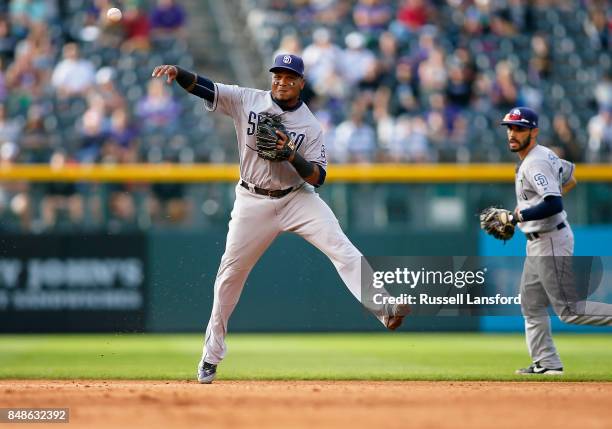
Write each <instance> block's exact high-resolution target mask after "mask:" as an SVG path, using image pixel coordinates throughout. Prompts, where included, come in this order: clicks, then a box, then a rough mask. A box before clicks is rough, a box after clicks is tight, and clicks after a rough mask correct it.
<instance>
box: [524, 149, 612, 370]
mask: <svg viewBox="0 0 612 429" xmlns="http://www.w3.org/2000/svg"><path fill="white" fill-rule="evenodd" d="M573 170H574V165H573V164H572V163H570V162H568V161H565V160H562V159H559V157H557V155H555V153H554V152H553V151H551V150H550V149H548V148H545V147H543V146H539V145H536V146H534V148H533V149H532V150H531V151H530V152H529V153H528V154H527V156H526V157H525V159H523V161H522V162H521V164H520V166H519V168H518V170H517V173H516V183H515V187H516V198H517V207H518V208H519V210H524V209H526V208H529V207H533V206H535V205H537V204H539V203H540V202H542V201H543V200H544V198H545V197H547V196H561V191H562V187H563V185H564V184H565V183H566V182H567V181H568V180H569V179H570V178H571V177H572V174H573ZM519 227H520V229H521V230H522V231H523V232H524V233H526V234H527V235H528V238H529V240H528V241H527V258H526V259H525V264H524V268H523V275H522V278H521V286H520V293H521V310H522V313H523V316H524V318H525V334H526V340H527V347H528V349H529V354H530V355H531V358H532V361H533V362H539V363H540V365H541V366H543V367H546V368H560V367H562V366H563V365H562V363H561V359H560V358H559V354H558V352H557V349H556V348H555V345H554V342H553V339H552V333H551V329H550V318H549V317H548V312H547V307H548V305H549V304H550V305H551V306H552V308H553V309H554V311H555V313H557V315H558V316H559V317H560V318H561V320H563V321H564V322H568V323H575V324H581V325H582V324H588V325H599V326H603V325H612V317H611V316H610V315H612V312H610V306H609V305H608V304H600V303H588V304H589V307H588V309H589V311H588V314H587V312H585V311H584V309H585V303H584V302H582V303H580V302H577V299H578V298H576V296H577V295H576V293H575V292H576V291H575V289H573V288H575V286H576V285H574V284H573V281H574V279H573V274H572V269H571V266H572V264H571V263H572V261H571V256H572V255H573V254H574V234H573V233H572V229H571V227H570V225H569V223H568V222H567V215H566V213H565V211H562V212H560V213H557V214H555V215H553V216H550V217H547V218H545V219H541V220H534V221H529V222H523V223H520V224H519Z"/></svg>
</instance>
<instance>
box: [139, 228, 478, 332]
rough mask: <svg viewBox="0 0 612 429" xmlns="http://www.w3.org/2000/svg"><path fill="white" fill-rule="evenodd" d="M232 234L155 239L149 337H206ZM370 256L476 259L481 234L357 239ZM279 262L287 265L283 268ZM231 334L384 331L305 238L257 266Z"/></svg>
mask: <svg viewBox="0 0 612 429" xmlns="http://www.w3.org/2000/svg"><path fill="white" fill-rule="evenodd" d="M225 234H226V231H224V230H220V231H214V232H210V231H208V232H206V233H193V232H185V233H181V232H177V231H171V232H165V231H159V232H152V233H150V235H149V258H150V259H149V261H150V263H149V280H150V282H149V292H148V293H149V296H150V300H149V308H148V309H147V330H148V331H156V332H164V331H166V332H168V331H203V330H204V329H205V327H206V323H207V322H208V316H209V314H210V309H211V306H212V295H213V294H212V291H213V284H214V280H215V274H216V272H217V267H218V264H219V260H220V258H221V255H222V253H223V249H224V245H225ZM347 235H348V236H349V237H350V238H351V240H352V241H353V242H354V243H355V244H356V245H357V247H358V248H359V249H360V250H361V251H362V253H364V254H366V255H386V256H392V255H397V256H401V255H475V254H477V247H476V246H477V243H476V237H477V236H476V234H475V231H471V232H457V233H432V232H431V231H426V232H425V231H424V232H422V233H393V234H390V233H351V231H348V234H347ZM276 261H281V263H280V264H278V263H277V262H276ZM477 327H478V320H477V318H466V319H457V318H444V317H438V318H431V319H429V318H423V317H419V318H413V319H410V320H409V322H408V323H407V328H408V329H411V330H434V329H435V330H471V329H477ZM229 329H230V330H231V331H232V332H238V331H242V332H245V331H259V332H263V331H349V330H359V331H363V330H380V329H382V327H381V325H380V323H379V322H378V321H377V320H376V319H375V318H374V317H373V316H372V315H370V314H369V313H367V312H366V311H364V310H363V309H362V307H361V305H360V304H359V303H358V302H357V301H356V300H355V299H354V298H353V296H352V295H351V294H350V292H349V291H348V289H347V288H346V287H345V286H344V283H343V282H342V281H341V279H340V277H339V276H338V274H337V273H336V271H335V269H334V267H333V265H332V263H331V262H330V261H329V260H328V259H327V258H326V257H325V255H323V254H322V253H321V252H319V251H318V250H317V249H316V248H314V247H313V246H311V245H310V244H308V243H307V242H306V241H304V240H303V239H301V238H300V237H297V236H294V235H291V234H284V235H282V236H281V237H279V238H278V239H277V240H276V241H275V242H274V243H273V244H272V246H271V247H270V248H269V249H268V251H267V252H266V253H265V254H264V255H263V257H262V258H261V260H260V261H259V263H258V264H257V265H256V266H255V268H254V269H253V271H252V272H251V275H250V277H249V279H248V280H247V283H246V285H245V288H244V290H243V293H242V297H241V300H240V302H239V303H238V306H237V307H236V310H235V311H234V314H233V315H232V318H231V319H230V324H229Z"/></svg>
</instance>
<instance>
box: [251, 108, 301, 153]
mask: <svg viewBox="0 0 612 429" xmlns="http://www.w3.org/2000/svg"><path fill="white" fill-rule="evenodd" d="M276 131H281V132H282V133H283V134H285V135H288V133H287V129H286V128H285V126H284V125H283V123H282V121H281V119H280V115H274V114H272V113H268V112H262V113H260V114H259V120H258V121H257V132H256V133H255V143H256V146H257V148H256V150H257V154H258V155H259V156H260V157H261V158H263V159H266V160H268V161H285V160H287V159H288V158H289V157H290V156H291V153H292V152H293V151H294V150H295V144H294V143H293V141H291V139H290V138H289V137H287V142H286V143H285V145H284V146H283V147H282V148H280V149H279V148H277V147H276V144H277V143H278V141H279V140H280V137H279V135H278V134H276Z"/></svg>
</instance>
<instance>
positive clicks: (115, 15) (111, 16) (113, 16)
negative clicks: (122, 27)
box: [106, 7, 122, 22]
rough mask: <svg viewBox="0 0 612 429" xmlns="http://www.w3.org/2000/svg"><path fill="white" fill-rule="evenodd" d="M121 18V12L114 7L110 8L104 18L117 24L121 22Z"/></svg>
mask: <svg viewBox="0 0 612 429" xmlns="http://www.w3.org/2000/svg"><path fill="white" fill-rule="evenodd" d="M121 16H122V14H121V11H120V10H119V9H117V8H116V7H111V8H110V9H109V10H108V12H106V17H107V18H108V20H109V21H112V22H119V21H120V20H121Z"/></svg>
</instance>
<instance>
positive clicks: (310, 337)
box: [0, 333, 612, 381]
mask: <svg viewBox="0 0 612 429" xmlns="http://www.w3.org/2000/svg"><path fill="white" fill-rule="evenodd" d="M555 340H556V343H557V346H558V348H559V350H560V352H561V356H562V358H563V360H564V364H565V367H566V374H565V375H564V376H563V377H550V376H549V377H546V378H545V379H546V380H551V379H558V380H563V381H606V380H607V381H612V336H610V335H609V334H603V335H601V334H599V335H590V334H581V335H567V334H566V335H560V334H558V335H556V336H555ZM201 342H202V337H201V335H194V334H188V335H185V334H181V335H178V334H167V335H150V334H115V335H113V334H101V335H0V378H4V379H7V378H9V379H26V378H28V379H79V378H81V379H83V378H91V379H167V380H184V379H189V380H191V379H194V373H195V367H196V364H197V361H198V359H199V356H200V350H201ZM528 363H529V358H528V355H527V352H526V349H525V343H524V338H523V336H522V335H518V334H512V335H485V334H470V333H460V334H415V333H397V334H390V333H389V334H388V333H384V334H233V335H230V336H229V337H228V356H227V358H226V359H225V361H224V362H223V364H222V365H221V366H220V367H219V368H220V371H219V379H222V380H223V379H224V380H240V379H266V380H308V379H310V380H312V379H319V380H350V379H360V380H526V379H527V380H533V378H532V377H527V378H525V377H518V376H515V375H514V374H513V371H514V369H516V368H518V367H521V366H525V365H526V364H528Z"/></svg>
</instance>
